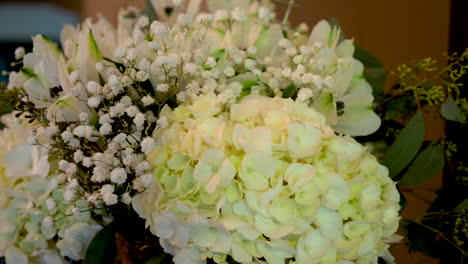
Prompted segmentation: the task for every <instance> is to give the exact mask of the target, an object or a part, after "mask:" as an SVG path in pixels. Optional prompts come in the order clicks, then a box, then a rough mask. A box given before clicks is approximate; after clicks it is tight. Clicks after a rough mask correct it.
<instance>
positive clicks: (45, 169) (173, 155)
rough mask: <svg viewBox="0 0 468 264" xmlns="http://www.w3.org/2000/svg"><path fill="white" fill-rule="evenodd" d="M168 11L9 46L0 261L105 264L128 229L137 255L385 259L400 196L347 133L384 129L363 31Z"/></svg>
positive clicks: (220, 4)
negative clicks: (56, 39)
mask: <svg viewBox="0 0 468 264" xmlns="http://www.w3.org/2000/svg"><path fill="white" fill-rule="evenodd" d="M164 4H166V5H165V6H163V4H162V2H155V3H154V5H153V6H150V7H149V10H150V11H153V12H148V10H146V12H142V11H140V10H137V9H135V8H127V9H123V10H121V12H120V13H119V24H118V27H117V28H114V27H113V26H112V25H111V24H110V23H109V22H108V21H106V20H105V19H104V18H99V19H98V20H97V21H95V22H93V21H92V20H91V19H87V20H85V21H84V22H83V24H81V25H79V26H77V27H72V26H65V27H64V29H63V31H62V34H61V47H62V49H60V48H59V46H58V45H57V44H55V43H53V42H51V41H50V40H48V39H47V38H46V37H45V36H42V35H37V36H34V37H33V42H34V48H33V50H32V52H29V53H26V52H25V51H24V49H22V48H19V49H17V51H16V52H15V55H16V57H17V59H18V64H19V65H20V69H19V70H18V71H17V72H15V71H12V72H10V73H9V78H10V80H9V84H8V85H5V86H4V87H3V88H2V89H1V94H0V100H1V101H2V102H3V103H5V104H8V105H11V106H12V108H13V113H11V114H8V115H4V116H3V118H2V122H3V123H4V124H5V125H6V128H5V129H3V130H2V131H1V132H0V141H1V144H0V145H1V148H0V191H1V195H0V206H1V211H0V226H1V228H0V256H5V258H6V262H7V263H15V264H16V263H18V264H20V263H67V262H68V261H70V260H72V261H80V260H84V263H113V262H114V261H115V254H114V253H112V252H114V251H115V240H116V238H115V234H116V233H118V235H119V237H120V238H122V239H123V241H127V243H128V244H130V246H129V248H130V249H129V251H130V253H131V254H139V256H141V258H140V257H135V258H138V259H139V260H138V261H140V262H144V261H147V260H148V259H150V258H151V257H155V259H153V261H159V262H154V263H161V261H163V259H164V260H165V261H167V262H170V261H171V260H170V259H172V261H173V262H174V263H177V264H188V263H206V262H213V261H214V262H215V263H220V264H221V263H223V264H224V263H272V264H277V263H278V264H280V263H290V264H293V263H297V264H306V263H339V264H347V263H362V264H364V263H377V262H378V258H379V257H381V258H383V259H385V261H386V262H387V263H393V258H392V256H391V255H390V253H389V251H388V249H389V246H390V243H394V242H398V241H399V240H400V237H399V236H398V235H396V234H395V232H396V231H397V229H398V223H399V220H400V216H399V210H400V205H399V201H400V194H399V192H398V190H397V187H396V183H395V182H393V181H392V180H391V178H390V177H389V171H388V169H387V168H386V167H385V166H383V165H381V164H379V161H378V160H377V158H375V157H374V156H373V155H372V154H370V153H369V151H368V148H367V147H364V146H363V145H361V144H360V143H358V142H357V141H356V140H355V139H353V138H352V136H367V135H369V134H372V133H374V132H375V131H377V130H378V129H379V127H380V124H381V119H380V117H379V116H378V115H377V114H376V113H375V112H374V111H373V100H374V96H373V89H372V87H371V86H370V85H369V83H368V82H367V81H366V78H365V76H364V65H363V63H361V62H360V61H359V60H357V59H355V58H354V52H355V47H354V45H353V41H352V40H349V39H344V37H343V35H342V34H341V31H340V30H339V28H338V27H336V26H333V25H331V24H330V23H329V22H326V21H321V22H319V23H318V24H317V25H316V26H315V27H314V28H313V29H312V30H311V31H309V29H308V27H307V26H306V25H305V24H302V25H300V26H299V27H298V28H292V27H290V26H288V25H287V24H286V23H285V22H286V21H287V17H286V18H285V19H284V23H281V22H278V20H277V19H276V15H275V12H274V5H273V4H272V3H270V2H269V1H257V0H242V1H220V0H211V1H208V3H207V4H208V11H207V12H206V13H205V12H202V11H200V10H201V9H200V5H201V1H199V0H198V1H197V0H192V1H189V2H188V3H185V2H183V1H180V0H179V1H177V0H176V1H173V2H171V3H164ZM160 247H162V249H160ZM163 251H164V252H165V253H164V252H163ZM135 252H137V253H135ZM142 252H144V253H142ZM165 254H166V255H165ZM167 254H169V255H170V256H171V257H169V258H167V257H166V256H168V255H167ZM143 258H144V259H143ZM168 259H169V260H168Z"/></svg>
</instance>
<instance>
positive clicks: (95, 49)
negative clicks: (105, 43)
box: [88, 29, 102, 61]
mask: <svg viewBox="0 0 468 264" xmlns="http://www.w3.org/2000/svg"><path fill="white" fill-rule="evenodd" d="M88 45H89V48H90V49H91V54H92V56H93V58H94V59H96V60H98V61H100V60H102V55H101V51H100V50H99V46H98V44H97V42H96V40H95V39H94V35H93V31H92V30H91V29H90V30H89V36H88Z"/></svg>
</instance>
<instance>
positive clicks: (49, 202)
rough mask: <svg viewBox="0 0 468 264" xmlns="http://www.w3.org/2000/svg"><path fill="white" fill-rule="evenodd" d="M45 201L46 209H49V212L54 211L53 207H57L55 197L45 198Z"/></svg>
mask: <svg viewBox="0 0 468 264" xmlns="http://www.w3.org/2000/svg"><path fill="white" fill-rule="evenodd" d="M45 203H46V207H47V210H49V211H50V212H52V211H54V210H55V208H56V207H57V202H55V199H53V198H47V200H46V201H45Z"/></svg>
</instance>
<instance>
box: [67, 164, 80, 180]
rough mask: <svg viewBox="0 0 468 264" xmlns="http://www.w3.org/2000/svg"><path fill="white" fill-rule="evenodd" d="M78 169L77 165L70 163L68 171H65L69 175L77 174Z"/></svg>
mask: <svg viewBox="0 0 468 264" xmlns="http://www.w3.org/2000/svg"><path fill="white" fill-rule="evenodd" d="M77 169H78V168H77V166H76V164H75V163H69V164H68V167H67V169H66V170H65V172H66V173H68V174H75V173H76V171H77ZM75 180H76V179H75Z"/></svg>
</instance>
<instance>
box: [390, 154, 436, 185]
mask: <svg viewBox="0 0 468 264" xmlns="http://www.w3.org/2000/svg"><path fill="white" fill-rule="evenodd" d="M444 162H445V160H444V152H443V151H442V148H441V147H440V146H439V145H431V146H429V147H428V148H426V149H425V150H424V151H422V152H421V153H420V154H419V155H418V156H417V157H416V159H415V161H414V162H413V163H412V164H411V166H410V167H409V168H408V172H407V173H406V174H405V175H404V176H403V178H401V180H400V181H399V183H400V184H401V185H414V184H419V183H422V182H425V181H426V180H428V179H430V178H432V177H434V176H436V175H437V174H439V173H440V172H442V169H443V168H444Z"/></svg>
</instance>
